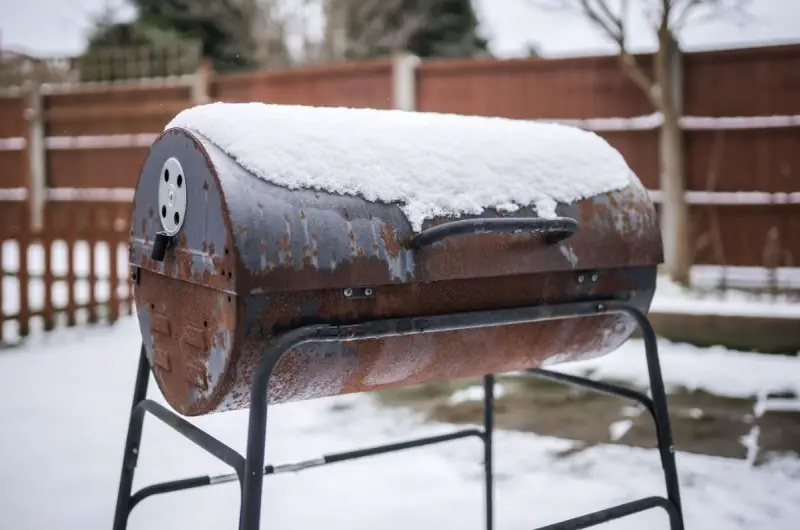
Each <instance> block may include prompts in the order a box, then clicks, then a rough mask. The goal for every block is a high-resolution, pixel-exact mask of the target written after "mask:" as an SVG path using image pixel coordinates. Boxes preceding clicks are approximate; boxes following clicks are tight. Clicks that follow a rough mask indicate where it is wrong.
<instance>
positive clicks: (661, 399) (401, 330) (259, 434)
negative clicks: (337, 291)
mask: <svg viewBox="0 0 800 530" xmlns="http://www.w3.org/2000/svg"><path fill="white" fill-rule="evenodd" d="M598 313H627V314H629V315H630V316H632V317H633V318H634V319H635V320H636V321H637V323H638V324H639V327H640V328H641V330H642V332H643V335H644V342H645V353H646V358H647V367H648V372H649V376H650V390H651V393H652V396H653V397H652V399H651V398H650V397H648V396H647V395H645V394H642V393H641V392H637V391H634V390H631V389H629V388H624V387H618V386H615V385H610V384H607V383H603V382H599V381H593V380H590V379H585V378H581V377H575V376H571V375H566V374H562V373H558V372H552V371H549V370H543V369H538V368H534V369H530V370H527V371H526V373H527V374H529V375H531V376H534V377H540V378H545V379H549V380H552V381H558V382H562V383H566V384H570V385H576V386H580V387H583V388H587V389H589V390H593V391H596V392H601V393H604V394H609V395H613V396H619V397H622V398H626V399H630V400H633V401H636V402H638V403H641V404H642V405H644V407H645V408H647V410H648V411H649V412H650V414H651V416H652V417H653V420H654V421H655V425H656V436H657V438H658V448H659V453H660V456H661V465H662V467H663V468H664V477H665V483H666V491H667V496H666V498H664V497H648V498H644V499H639V500H636V501H633V502H629V503H626V504H622V505H619V506H614V507H611V508H608V509H605V510H601V511H598V512H594V513H590V514H587V515H582V516H580V517H577V518H575V519H571V520H568V521H563V522H560V523H556V524H552V525H549V526H546V527H542V528H540V529H539V530H567V529H581V528H588V527H590V526H594V525H597V524H600V523H603V522H607V521H611V520H614V519H619V518H622V517H625V516H628V515H632V514H635V513H638V512H642V511H645V510H649V509H652V508H663V509H664V510H665V511H666V512H667V514H668V515H669V520H670V528H671V530H683V528H684V527H683V514H682V511H681V501H680V492H679V486H678V473H677V470H676V467H675V455H674V452H675V449H674V447H673V445H672V434H671V432H670V424H669V418H668V416H667V399H666V394H665V391H664V383H663V380H662V378H661V368H660V366H659V362H658V351H657V345H656V336H655V333H654V332H653V328H652V326H651V325H650V322H649V321H648V319H647V317H646V316H645V315H644V314H643V313H642V312H641V311H639V310H638V309H636V308H635V307H633V306H631V305H629V304H627V303H625V302H621V301H613V300H609V301H603V302H596V301H595V302H575V303H568V304H559V305H550V306H534V307H521V308H515V309H503V310H497V311H482V312H470V313H458V314H451V315H440V316H432V317H414V318H401V319H388V320H378V321H371V322H363V323H359V324H354V325H346V326H330V325H315V326H306V327H302V328H297V329H295V330H292V331H289V332H287V333H285V334H283V335H281V336H279V337H277V338H276V339H275V340H274V341H273V342H272V343H271V344H270V345H269V347H268V350H267V353H266V354H265V355H264V356H263V357H262V359H261V363H260V365H259V367H258V370H257V372H256V375H255V377H254V380H253V385H252V396H253V399H252V403H251V407H250V417H249V424H248V437H247V453H246V456H245V457H243V456H242V455H240V454H239V453H237V452H236V451H234V450H233V449H231V448H230V447H228V446H227V445H225V444H223V443H222V442H220V441H219V440H217V439H215V438H213V437H212V436H211V435H209V434H207V433H206V432H204V431H202V430H200V429H199V428H197V427H195V426H194V425H193V424H191V423H189V422H188V421H186V420H184V419H183V418H181V417H180V416H178V415H177V414H175V413H174V412H172V411H170V410H168V409H166V408H165V407H163V406H161V405H159V404H158V403H156V402H154V401H151V400H149V399H146V394H147V384H148V380H149V374H150V368H149V364H148V361H147V358H146V356H145V351H144V347H142V350H141V355H140V360H139V369H138V373H137V376H136V385H135V388H134V395H133V396H134V397H133V407H132V411H131V417H130V423H129V426H128V435H127V439H126V442H125V452H124V456H123V461H122V472H121V476H120V484H119V493H118V496H117V506H116V511H115V514H114V526H113V528H114V530H124V529H125V528H126V526H127V522H128V516H129V515H130V512H131V510H132V509H133V507H134V506H136V505H137V504H138V503H139V502H141V501H142V500H144V499H146V498H147V497H150V496H152V495H156V494H160V493H167V492H171V491H180V490H186V489H191V488H197V487H200V486H208V485H211V484H221V483H224V482H232V481H236V480H238V481H239V483H240V487H241V490H242V503H241V510H240V514H239V529H240V530H258V528H259V523H260V518H261V492H262V485H263V477H264V476H265V475H273V474H276V473H285V472H294V471H299V470H301V469H306V468H312V467H318V466H323V465H327V464H334V463H336V462H344V461H346V460H353V459H356V458H362V457H365V456H373V455H379V454H384V453H390V452H394V451H401V450H404V449H410V448H414V447H422V446H425V445H432V444H437V443H442V442H447V441H451V440H458V439H461V438H467V437H470V436H474V437H477V438H479V439H481V440H482V441H483V447H484V476H485V480H484V482H485V486H484V490H485V491H484V493H485V501H484V502H485V509H486V529H487V530H492V529H493V527H494V514H493V509H494V483H493V473H492V433H493V430H494V413H493V410H494V376H493V375H486V376H484V380H483V383H484V414H483V424H484V425H483V429H477V428H470V429H462V430H459V431H455V432H453V433H449V434H442V435H438V436H428V437H425V438H418V439H415V440H408V441H404V442H399V443H393V444H387V445H381V446H377V447H371V448H367V449H360V450H355V451H347V452H342V453H333V454H329V455H325V456H322V457H320V458H315V459H312V460H306V461H302V462H296V463H290V464H282V465H267V466H265V465H264V449H265V444H266V429H267V385H268V383H269V378H270V375H271V374H272V371H273V369H274V368H275V366H276V365H277V364H278V361H279V360H280V359H281V357H282V356H283V355H284V354H285V353H286V352H287V351H289V350H291V349H292V348H294V347H296V346H298V345H300V344H305V343H310V342H344V341H354V340H364V339H370V338H381V337H390V336H398V335H407V334H416V333H436V332H441V331H450V330H462V329H468V328H477V327H488V326H498V325H509V324H522V323H527V322H535V321H542V320H552V319H561V318H573V317H577V316H583V315H591V314H598ZM145 412H150V413H151V414H153V415H154V416H156V417H157V418H159V419H160V420H161V421H163V422H164V423H166V424H167V425H169V426H170V427H172V428H173V429H175V430H176V431H178V432H179V433H180V434H182V435H183V436H185V437H186V438H188V439H189V440H191V441H192V442H194V443H195V444H197V445H199V446H200V447H202V448H203V449H205V450H206V451H208V452H209V453H210V454H212V455H214V456H215V457H217V458H219V459H220V460H222V461H223V462H225V463H226V464H228V465H229V466H230V467H231V468H233V470H234V472H233V473H229V474H223V475H217V476H197V477H192V478H185V479H181V480H174V481H170V482H163V483H159V484H154V485H152V486H148V487H146V488H143V489H141V490H139V491H138V492H136V493H135V494H133V495H131V487H132V483H133V474H134V470H135V468H136V462H137V458H138V455H139V444H140V441H141V435H142V424H143V421H144V413H145Z"/></svg>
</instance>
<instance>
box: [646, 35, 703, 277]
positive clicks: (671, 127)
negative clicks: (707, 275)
mask: <svg viewBox="0 0 800 530" xmlns="http://www.w3.org/2000/svg"><path fill="white" fill-rule="evenodd" d="M659 37H660V38H659V40H660V46H659V52H658V53H657V54H656V65H655V66H656V72H655V74H656V81H657V83H658V86H659V88H660V90H661V96H662V98H661V102H662V107H663V108H662V109H661V111H662V114H663V116H664V121H663V124H662V126H661V131H660V137H659V160H660V167H659V184H660V188H661V196H662V202H661V215H660V218H661V233H662V238H663V243H664V262H665V265H666V268H667V272H668V274H669V277H670V279H671V280H672V281H674V282H676V283H678V284H681V285H689V283H690V272H691V267H692V261H693V257H694V256H693V252H692V246H691V241H692V238H691V224H690V221H689V208H688V206H687V204H686V198H685V191H686V185H685V177H684V160H683V159H684V156H683V155H684V146H683V131H682V130H681V127H680V123H679V119H680V116H681V115H682V113H683V109H682V101H681V100H682V94H681V84H682V83H681V81H682V68H681V64H680V60H679V59H680V57H679V54H680V50H679V49H678V46H677V42H676V41H675V40H674V38H673V37H672V35H671V34H669V33H668V32H667V33H666V34H665V35H660V36H659Z"/></svg>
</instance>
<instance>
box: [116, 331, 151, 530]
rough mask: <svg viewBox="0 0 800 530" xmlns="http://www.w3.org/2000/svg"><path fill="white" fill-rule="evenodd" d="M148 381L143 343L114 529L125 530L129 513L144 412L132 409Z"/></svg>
mask: <svg viewBox="0 0 800 530" xmlns="http://www.w3.org/2000/svg"><path fill="white" fill-rule="evenodd" d="M149 382H150V364H149V363H148V361H147V355H145V350H144V344H142V347H141V349H140V351H139V368H138V370H137V371H136V383H135V384H134V387H133V403H132V404H131V415H130V420H129V423H128V435H127V438H126V439H125V452H124V453H123V455H122V472H121V474H120V478H119V490H118V492H117V507H116V508H115V510H114V526H113V529H114V530H125V528H126V527H127V526H128V514H129V513H130V501H131V488H132V486H133V473H134V471H135V470H136V462H137V460H138V458H139V444H140V443H141V441H142V426H143V425H144V414H134V413H133V409H134V408H135V407H136V405H137V404H139V402H141V401H143V400H144V399H145V398H146V397H147V384H148V383H149Z"/></svg>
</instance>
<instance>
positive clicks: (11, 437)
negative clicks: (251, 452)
mask: <svg viewBox="0 0 800 530" xmlns="http://www.w3.org/2000/svg"><path fill="white" fill-rule="evenodd" d="M138 338H139V332H138V327H137V324H136V321H135V320H134V319H132V318H124V319H122V320H121V321H120V322H118V323H117V324H116V325H115V326H113V327H111V328H109V327H105V326H98V327H94V328H89V329H86V328H77V329H71V330H60V331H56V332H53V333H50V334H47V335H37V336H35V337H32V338H31V339H30V340H29V341H28V342H27V343H26V344H25V346H24V347H21V348H18V349H12V350H6V351H3V352H0V424H1V425H3V429H2V434H0V455H2V456H0V528H2V529H9V530H10V529H13V530H34V529H35V530H42V529H51V528H52V529H56V528H57V529H64V530H72V529H75V530H94V529H98V530H99V529H103V530H105V529H107V528H109V527H110V524H111V518H112V515H113V508H114V501H115V498H116V487H117V481H118V473H119V464H120V458H121V452H122V447H123V443H124V438H125V429H126V425H127V418H128V409H129V406H130V399H131V391H132V385H133V378H134V375H135V369H136V362H137V349H138ZM637 343H638V341H632V342H631V346H630V348H628V347H625V348H624V349H622V350H620V351H618V352H616V353H614V354H611V355H609V356H607V357H605V358H604V359H599V360H596V361H592V363H593V365H594V366H595V367H597V368H600V367H602V366H608V368H607V371H608V372H609V373H612V374H617V373H618V372H620V371H622V372H626V373H627V375H630V376H631V378H632V379H635V380H636V379H640V378H641V375H642V374H643V373H644V364H643V362H642V361H643V359H642V358H641V357H638V358H636V359H634V358H633V357H634V355H635V353H634V351H635V347H636V346H639V345H640V344H637ZM662 355H663V368H664V374H665V378H666V380H667V381H668V382H669V383H672V384H683V383H686V384H687V385H688V386H691V385H692V384H694V383H697V384H699V385H700V386H705V384H706V383H708V382H709V381H712V380H713V381H716V383H714V384H715V385H716V386H717V388H716V390H718V391H721V392H723V393H725V392H726V391H727V392H740V393H741V392H748V393H749V392H750V391H756V393H761V392H763V391H765V390H773V389H778V388H784V387H790V388H796V387H797V385H798V377H797V374H798V373H800V371H799V370H797V366H798V363H797V359H787V358H781V359H782V360H780V361H776V360H772V358H770V357H766V356H759V355H748V354H735V353H732V352H722V351H716V352H715V351H711V352H708V351H706V352H700V351H698V350H694V349H690V348H683V347H681V346H679V345H672V344H669V343H664V344H663V345H662ZM575 366H576V367H577V365H575ZM692 366H695V367H697V369H696V370H692ZM576 369H577V368H576ZM712 386H713V385H712ZM737 389H738V390H737ZM150 395H151V396H152V397H154V398H155V399H157V400H158V401H161V402H163V399H162V398H161V396H160V394H159V393H158V391H157V389H156V388H155V386H154V385H152V384H151V391H150ZM271 411H272V412H271V414H270V423H269V433H270V437H269V439H268V448H267V461H268V462H272V463H281V462H286V461H294V460H299V459H305V458H310V457H314V456H319V455H320V454H322V453H324V452H330V451H335V450H345V449H349V448H357V447H364V446H367V445H371V444H375V443H383V442H388V441H394V440H399V439H403V438H406V437H411V436H420V435H425V434H430V433H435V432H446V431H449V430H451V429H453V427H452V426H450V425H444V424H424V423H423V422H422V421H421V420H420V418H419V417H418V416H415V415H414V414H412V413H411V412H408V411H405V410H402V409H382V408H380V407H379V406H378V405H377V404H376V402H375V400H373V399H372V396H371V395H369V394H361V395H355V396H340V397H336V398H330V399H323V400H317V401H310V402H302V403H292V404H287V405H282V406H277V407H274V408H273V409H271ZM192 421H193V422H194V423H196V424H198V425H200V426H201V427H203V428H205V429H207V430H208V431H210V432H211V433H213V434H215V435H217V436H218V437H220V438H221V439H223V440H224V441H226V442H227V443H229V444H230V445H232V446H233V447H234V448H236V449H238V450H243V449H244V443H245V427H246V424H245V422H246V411H237V412H230V413H224V414H219V415H212V416H206V417H201V418H197V419H193V420H192ZM572 443H573V442H571V441H569V440H563V439H556V438H547V437H541V436H536V435H532V434H523V433H513V432H498V433H497V442H496V468H497V498H496V512H497V528H498V529H508V530H512V529H519V530H523V529H530V528H534V527H535V526H537V525H543V524H547V523H549V522H553V521H555V520H558V519H560V518H567V517H570V516H574V515H577V514H579V513H582V512H586V511H591V510H595V509H599V508H602V507H605V506H606V505H608V504H610V503H618V502H624V501H627V500H632V499H634V498H638V497H642V496H647V495H652V494H661V493H662V492H663V486H662V481H661V469H660V464H659V459H658V455H657V453H656V451H654V450H648V449H638V448H631V447H625V446H619V445H601V446H597V447H593V448H589V449H587V450H585V451H582V452H579V453H576V454H573V455H572V456H567V457H563V456H558V454H557V453H558V452H560V451H563V450H564V449H567V448H569V447H570V446H571V445H572ZM678 466H679V473H680V478H681V482H682V486H683V491H682V494H683V501H684V507H685V512H686V520H687V528H690V529H691V528H696V529H701V528H702V529H712V528H724V529H726V530H735V529H739V528H741V529H747V530H758V529H765V530H767V529H768V530H781V529H786V530H789V529H795V528H797V521H798V520H800V459H798V458H797V457H795V456H787V457H785V458H781V459H779V460H773V461H771V462H768V463H767V464H765V465H763V466H761V467H757V468H752V467H750V466H749V465H748V464H747V462H745V461H742V460H729V459H723V458H714V457H708V456H699V455H693V454H685V453H679V454H678ZM227 471H228V470H227V469H226V468H225V466H224V465H223V464H221V463H219V462H217V461H215V460H214V459H213V458H212V457H210V456H208V455H206V454H205V453H203V452H202V451H201V450H200V449H198V448H196V447H195V446H193V445H192V444H191V443H190V442H188V441H186V440H184V439H183V438H181V437H179V436H178V435H177V434H175V433H174V432H172V431H171V430H170V429H169V428H168V427H166V426H164V425H162V424H161V423H160V422H158V421H157V420H155V418H153V417H148V418H147V420H146V421H145V430H144V440H143V446H142V451H141V458H140V459H139V467H138V468H137V477H136V481H135V487H136V486H138V487H141V486H144V485H147V484H150V483H152V482H153V481H157V480H168V479H172V478H180V477H185V476H193V475H201V474H206V473H209V472H211V473H215V472H227ZM237 490H238V488H237V487H236V485H235V483H229V484H225V485H219V486H211V487H207V488H204V489H198V490H193V491H188V492H182V493H173V494H167V495H164V496H161V497H155V498H152V499H148V500H146V501H145V502H144V503H142V504H141V505H139V506H138V507H136V508H135V510H134V511H133V513H132V516H131V524H130V528H131V529H153V528H193V529H196V530H200V529H206V528H207V529H214V530H221V529H226V528H230V529H234V528H235V527H236V516H237V509H238V501H239V495H238V491H237ZM482 510H483V502H482V490H481V449H480V444H479V442H477V441H476V440H473V439H467V440H461V441H456V442H452V443H449V444H446V445H441V446H438V447H429V448H421V449H414V450H410V451H407V452H404V453H398V454H394V455H385V456H379V457H373V458H368V459H364V460H360V461H354V462H347V463H341V464H335V465H331V466H328V467H323V468H318V469H314V470H307V471H303V472H300V473H297V474H285V475H277V476H273V477H268V478H267V479H266V481H265V490H264V514H263V525H262V527H264V528H266V529H292V530H294V529H300V528H328V529H333V530H336V529H347V530H356V529H361V528H363V529H373V528H381V529H388V530H392V529H397V530H400V529H403V530H407V529H408V528H435V529H437V530H447V529H454V530H455V529H459V530H463V529H470V528H473V529H476V530H477V529H479V528H481V527H482V526H481V525H482V523H481V521H482V519H481V517H482ZM607 527H609V528H629V529H641V528H653V529H656V528H667V520H666V516H665V515H664V514H662V513H659V512H650V513H646V514H641V515H638V516H635V517H631V518H629V519H626V520H623V521H620V522H617V523H615V524H613V525H608V526H607Z"/></svg>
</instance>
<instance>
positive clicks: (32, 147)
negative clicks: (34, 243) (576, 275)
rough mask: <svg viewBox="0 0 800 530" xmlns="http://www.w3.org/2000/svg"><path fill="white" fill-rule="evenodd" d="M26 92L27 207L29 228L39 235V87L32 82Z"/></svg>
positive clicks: (43, 170) (42, 156)
mask: <svg viewBox="0 0 800 530" xmlns="http://www.w3.org/2000/svg"><path fill="white" fill-rule="evenodd" d="M29 86H30V88H29V90H28V107H27V109H26V111H25V114H26V116H25V117H26V119H27V121H28V182H27V188H28V207H29V212H30V220H29V222H30V228H31V231H32V232H34V233H39V232H41V230H42V229H43V228H44V202H45V192H46V186H47V166H46V163H47V162H46V161H47V157H46V151H45V149H46V146H45V140H44V137H45V135H44V113H43V104H42V103H43V102H42V99H43V97H42V92H41V86H40V85H39V83H37V82H33V83H31V84H30V85H29Z"/></svg>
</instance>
